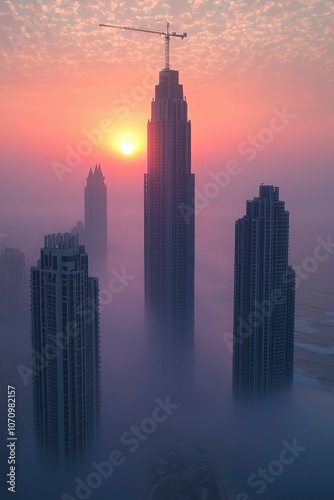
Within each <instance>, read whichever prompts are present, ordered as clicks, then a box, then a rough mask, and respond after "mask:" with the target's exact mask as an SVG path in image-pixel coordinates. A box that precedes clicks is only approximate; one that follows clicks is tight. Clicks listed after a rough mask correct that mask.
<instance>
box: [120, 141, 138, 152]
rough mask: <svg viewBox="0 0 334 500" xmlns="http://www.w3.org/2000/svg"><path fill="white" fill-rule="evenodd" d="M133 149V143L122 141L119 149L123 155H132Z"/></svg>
mask: <svg viewBox="0 0 334 500" xmlns="http://www.w3.org/2000/svg"><path fill="white" fill-rule="evenodd" d="M134 150H135V147H134V144H132V142H129V141H127V142H123V144H122V146H121V151H122V153H123V154H124V155H132V153H133V152H134Z"/></svg>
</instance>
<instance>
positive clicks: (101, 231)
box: [85, 165, 108, 279]
mask: <svg viewBox="0 0 334 500" xmlns="http://www.w3.org/2000/svg"><path fill="white" fill-rule="evenodd" d="M85 246H86V250H87V253H88V255H89V271H90V274H91V275H93V276H98V277H99V278H100V279H103V278H104V277H105V276H106V273H107V271H108V232H107V186H106V185H105V183H104V177H103V174H102V170H101V167H100V165H98V166H97V165H96V166H95V169H94V171H93V170H92V169H90V170H89V174H88V177H87V184H86V186H85Z"/></svg>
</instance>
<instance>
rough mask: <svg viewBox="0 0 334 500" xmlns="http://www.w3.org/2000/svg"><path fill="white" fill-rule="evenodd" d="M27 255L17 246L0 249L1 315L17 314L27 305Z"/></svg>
mask: <svg viewBox="0 0 334 500" xmlns="http://www.w3.org/2000/svg"><path fill="white" fill-rule="evenodd" d="M26 283H27V280H26V267H25V255H24V253H23V252H21V251H20V250H18V249H16V248H3V249H0V316H7V317H10V316H16V315H17V314H20V313H22V312H23V311H24V308H25V306H26V297H27V293H26Z"/></svg>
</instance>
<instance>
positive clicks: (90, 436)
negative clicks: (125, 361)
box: [31, 233, 100, 471]
mask: <svg viewBox="0 0 334 500" xmlns="http://www.w3.org/2000/svg"><path fill="white" fill-rule="evenodd" d="M31 315H32V349H33V361H32V368H33V407H34V428H35V436H36V441H37V449H38V453H39V456H40V458H41V459H42V460H43V462H44V463H45V464H47V465H49V466H52V467H53V468H55V469H60V470H65V471H76V470H80V469H81V468H84V467H85V465H86V464H87V461H88V460H89V458H90V454H91V452H92V451H93V449H94V445H95V443H96V440H97V436H98V428H99V411H100V368H99V366H100V357H99V314H98V280H97V278H90V277H89V276H88V256H87V253H86V252H85V248H84V247H83V246H80V245H79V241H78V236H74V235H71V234H69V233H66V234H63V235H62V234H52V235H48V236H46V237H45V243H44V248H42V249H41V256H40V260H39V261H38V263H37V266H36V267H32V268H31Z"/></svg>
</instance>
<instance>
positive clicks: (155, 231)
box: [144, 69, 195, 401]
mask: <svg viewBox="0 0 334 500" xmlns="http://www.w3.org/2000/svg"><path fill="white" fill-rule="evenodd" d="M187 108H188V104H187V101H186V99H185V98H184V97H183V87H182V85H180V84H179V73H178V71H174V70H170V69H164V70H162V71H160V74H159V84H158V85H156V87H155V99H154V100H153V102H152V105H151V119H150V120H149V122H148V161H147V174H145V216H144V218H145V231H144V233H145V234H144V239H145V306H146V318H147V325H148V328H149V331H150V332H151V340H152V343H153V344H155V348H156V351H155V353H156V359H157V364H158V365H159V366H160V367H161V369H162V370H161V376H162V380H163V386H164V390H165V391H166V393H168V394H170V395H172V394H173V395H174V397H176V398H179V399H180V401H181V400H185V399H187V395H188V394H189V393H190V392H191V386H192V377H193V351H194V184H195V176H194V174H192V173H191V125H190V121H189V120H188V111H187Z"/></svg>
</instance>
